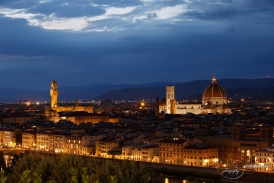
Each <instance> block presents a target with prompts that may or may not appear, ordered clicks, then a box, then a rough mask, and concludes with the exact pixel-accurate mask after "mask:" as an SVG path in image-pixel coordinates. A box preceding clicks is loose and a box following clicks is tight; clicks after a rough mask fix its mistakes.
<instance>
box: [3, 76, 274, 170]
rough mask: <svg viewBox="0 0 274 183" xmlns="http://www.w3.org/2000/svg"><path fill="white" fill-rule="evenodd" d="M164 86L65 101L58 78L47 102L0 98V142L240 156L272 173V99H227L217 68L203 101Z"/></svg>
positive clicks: (151, 157)
mask: <svg viewBox="0 0 274 183" xmlns="http://www.w3.org/2000/svg"><path fill="white" fill-rule="evenodd" d="M165 90H166V98H165V99H161V100H160V99H159V97H158V95H157V94H155V100H151V101H150V102H147V101H145V100H141V101H119V102H118V101H116V102H114V101H112V100H110V99H107V100H102V101H98V102H94V103H93V104H92V103H79V101H78V100H77V99H76V100H75V102H74V103H68V104H67V103H62V104H60V103H59V101H58V97H59V95H60V93H59V92H58V82H57V81H55V80H54V81H52V82H51V84H50V87H49V98H50V104H40V103H35V102H30V101H28V100H25V101H18V102H17V104H1V129H0V142H1V148H2V150H3V152H4V154H5V152H6V153H7V155H8V154H9V153H10V151H11V152H13V151H14V152H17V153H22V152H25V151H27V152H28V151H33V152H39V153H51V154H59V155H64V154H72V155H79V156H87V157H95V158H105V159H117V160H127V161H137V162H145V163H151V164H159V165H161V166H162V165H180V166H182V167H204V168H210V169H226V168H227V167H229V166H231V164H233V163H234V162H236V161H239V162H241V164H242V165H241V168H242V169H243V170H245V171H252V172H261V173H274V145H273V144H274V143H273V142H274V141H273V125H272V123H273V116H274V108H273V100H271V101H264V100H256V99H249V100H245V99H243V98H241V99H239V100H238V101H236V100H235V101H229V99H228V97H227V96H226V91H225V89H224V88H223V87H222V86H221V85H220V84H219V83H218V82H217V77H216V76H215V75H213V76H212V80H211V82H209V83H208V86H207V87H206V88H205V90H204V91H203V94H202V97H201V98H202V101H201V103H200V102H197V101H196V100H195V101H186V100H183V101H177V100H176V95H175V94H176V92H175V91H176V88H175V86H171V85H168V86H166V87H165ZM7 155H5V158H6V159H5V163H6V166H7V167H9V166H12V158H13V157H12V156H7ZM152 166H155V165H152ZM161 166H160V167H161ZM180 166H179V167H180ZM200 171H201V170H200ZM212 172H213V170H212Z"/></svg>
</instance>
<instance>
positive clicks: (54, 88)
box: [50, 80, 58, 107]
mask: <svg viewBox="0 0 274 183" xmlns="http://www.w3.org/2000/svg"><path fill="white" fill-rule="evenodd" d="M50 96H51V107H58V88H57V82H56V81H55V80H53V81H52V82H51V88H50Z"/></svg>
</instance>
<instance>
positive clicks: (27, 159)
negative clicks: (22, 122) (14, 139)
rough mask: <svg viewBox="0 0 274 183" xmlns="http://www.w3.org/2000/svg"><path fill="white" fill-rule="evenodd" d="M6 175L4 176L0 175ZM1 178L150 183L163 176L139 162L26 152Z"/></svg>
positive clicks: (59, 182)
mask: <svg viewBox="0 0 274 183" xmlns="http://www.w3.org/2000/svg"><path fill="white" fill-rule="evenodd" d="M5 177H6V178H7V179H3V178H5ZM0 179H1V180H2V179H3V180H6V181H3V182H12V183H13V182H22V183H25V182H26V183H27V182H33V183H41V182H47V183H49V182H50V183H63V182H71V183H78V182H79V183H90V182H91V183H109V182H110V183H118V182H119V183H150V182H153V183H154V182H155V183H157V182H161V183H162V182H163V176H162V175H160V174H158V173H156V172H155V171H154V170H151V169H148V168H147V167H145V166H144V165H143V164H142V163H139V162H133V161H117V160H109V159H95V158H90V157H82V156H74V155H53V154H39V153H29V154H25V155H24V156H22V157H20V158H19V159H18V160H17V161H16V163H15V165H14V167H13V169H12V170H11V172H10V173H8V174H7V175H5V174H4V173H2V172H1V177H0ZM1 182H2V181H1Z"/></svg>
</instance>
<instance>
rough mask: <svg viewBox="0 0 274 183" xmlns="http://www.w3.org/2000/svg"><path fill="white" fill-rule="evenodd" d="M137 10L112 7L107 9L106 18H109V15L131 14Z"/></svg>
mask: <svg viewBox="0 0 274 183" xmlns="http://www.w3.org/2000/svg"><path fill="white" fill-rule="evenodd" d="M135 9H136V7H125V8H114V7H110V8H106V13H105V15H106V16H108V15H124V14H128V13H131V12H132V11H133V10H135Z"/></svg>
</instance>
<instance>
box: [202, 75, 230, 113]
mask: <svg viewBox="0 0 274 183" xmlns="http://www.w3.org/2000/svg"><path fill="white" fill-rule="evenodd" d="M202 108H203V111H202V112H203V113H214V114H216V113H219V114H223V113H231V109H230V107H229V106H228V100H227V96H226V93H225V90H224V89H223V88H222V87H221V86H220V85H219V84H218V83H217V79H216V76H215V75H213V77H212V82H211V84H210V85H209V86H208V87H207V88H206V89H205V91H204V93H203V97H202Z"/></svg>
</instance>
